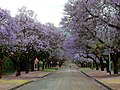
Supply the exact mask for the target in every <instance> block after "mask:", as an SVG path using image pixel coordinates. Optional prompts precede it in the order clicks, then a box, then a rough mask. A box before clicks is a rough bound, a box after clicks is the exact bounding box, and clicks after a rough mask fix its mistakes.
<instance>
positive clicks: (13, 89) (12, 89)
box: [8, 81, 33, 90]
mask: <svg viewBox="0 0 120 90" xmlns="http://www.w3.org/2000/svg"><path fill="white" fill-rule="evenodd" d="M31 82H33V81H29V82H26V83H24V84H21V85H18V86H16V87H13V88H11V89H8V90H15V89H17V88H20V87H22V86H24V85H26V84H29V83H31Z"/></svg>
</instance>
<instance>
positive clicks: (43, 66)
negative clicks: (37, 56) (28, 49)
mask: <svg viewBox="0 0 120 90" xmlns="http://www.w3.org/2000/svg"><path fill="white" fill-rule="evenodd" d="M44 68H45V61H43V65H42V70H44Z"/></svg>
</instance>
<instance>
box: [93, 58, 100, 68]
mask: <svg viewBox="0 0 120 90" xmlns="http://www.w3.org/2000/svg"><path fill="white" fill-rule="evenodd" d="M93 61H94V63H95V66H96V70H99V66H98V63H97V62H96V61H95V60H93Z"/></svg>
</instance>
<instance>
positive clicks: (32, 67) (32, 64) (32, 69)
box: [31, 61, 34, 71]
mask: <svg viewBox="0 0 120 90" xmlns="http://www.w3.org/2000/svg"><path fill="white" fill-rule="evenodd" d="M31 71H34V62H33V61H31Z"/></svg>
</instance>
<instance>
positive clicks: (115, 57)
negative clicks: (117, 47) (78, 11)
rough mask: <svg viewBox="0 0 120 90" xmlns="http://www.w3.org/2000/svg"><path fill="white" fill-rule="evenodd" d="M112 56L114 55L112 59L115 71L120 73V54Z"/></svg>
mask: <svg viewBox="0 0 120 90" xmlns="http://www.w3.org/2000/svg"><path fill="white" fill-rule="evenodd" d="M111 56H112V57H111V59H112V62H113V73H114V74H118V55H117V54H113V55H111Z"/></svg>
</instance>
